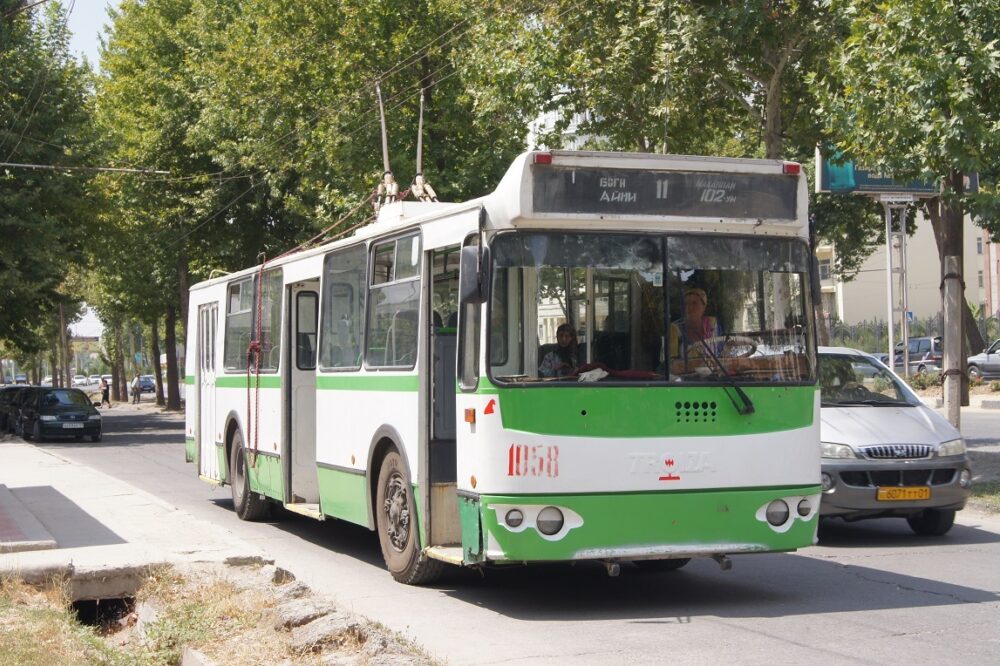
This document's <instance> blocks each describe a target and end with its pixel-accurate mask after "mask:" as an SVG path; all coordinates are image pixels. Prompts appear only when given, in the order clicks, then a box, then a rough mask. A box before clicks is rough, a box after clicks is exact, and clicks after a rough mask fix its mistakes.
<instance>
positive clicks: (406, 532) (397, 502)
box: [375, 451, 444, 585]
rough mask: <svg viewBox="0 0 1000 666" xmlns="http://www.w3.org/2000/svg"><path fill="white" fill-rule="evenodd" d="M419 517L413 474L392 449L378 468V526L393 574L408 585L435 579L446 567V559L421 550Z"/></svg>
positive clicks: (376, 500)
mask: <svg viewBox="0 0 1000 666" xmlns="http://www.w3.org/2000/svg"><path fill="white" fill-rule="evenodd" d="M416 518H417V511H416V506H415V505H414V503H413V486H412V485H411V484H410V475H409V473H407V471H406V465H404V464H403V459H402V458H401V457H400V455H399V454H398V453H396V452H395V451H392V452H390V453H389V454H388V455H387V456H386V457H385V458H384V459H383V460H382V466H381V467H380V468H379V473H378V487H377V490H376V493H375V526H376V529H377V530H378V541H379V544H380V545H381V546H382V558H383V559H384V560H385V566H386V568H388V569H389V573H391V574H392V577H393V578H395V579H396V580H397V581H399V582H400V583H405V584H407V585H423V584H426V583H431V582H434V581H435V580H437V579H438V578H439V577H440V576H441V573H442V571H443V570H444V563H443V562H440V561H438V560H432V559H430V558H429V557H427V556H426V555H424V554H423V553H421V552H420V548H419V547H418V546H417V541H418V537H417V520H416Z"/></svg>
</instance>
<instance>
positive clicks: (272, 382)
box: [215, 375, 281, 389]
mask: <svg viewBox="0 0 1000 666" xmlns="http://www.w3.org/2000/svg"><path fill="white" fill-rule="evenodd" d="M215 386H216V388H241V389H245V388H246V387H247V376H246V375H222V376H219V377H216V378H215ZM256 387H257V378H256V377H255V376H253V375H251V376H250V388H256ZM260 387H261V388H269V389H270V388H281V377H280V376H278V375H261V376H260Z"/></svg>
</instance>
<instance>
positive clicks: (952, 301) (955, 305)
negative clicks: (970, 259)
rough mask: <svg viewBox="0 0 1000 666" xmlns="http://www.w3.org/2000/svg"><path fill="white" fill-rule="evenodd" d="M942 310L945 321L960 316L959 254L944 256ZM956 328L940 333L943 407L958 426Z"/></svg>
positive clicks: (959, 359)
mask: <svg viewBox="0 0 1000 666" xmlns="http://www.w3.org/2000/svg"><path fill="white" fill-rule="evenodd" d="M944 314H945V319H944V320H945V321H946V322H951V323H952V325H954V322H961V321H962V319H961V317H962V266H961V262H960V258H959V257H958V256H956V255H948V256H947V257H945V258H944ZM961 331H962V329H961V326H959V327H958V330H957V331H948V332H946V333H945V335H944V409H945V413H946V414H947V416H948V421H949V422H950V423H951V424H952V425H953V426H955V427H956V428H958V427H959V424H960V423H961V413H962V410H961V407H962V336H961Z"/></svg>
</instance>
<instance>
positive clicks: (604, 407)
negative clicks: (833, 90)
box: [186, 151, 820, 583]
mask: <svg viewBox="0 0 1000 666" xmlns="http://www.w3.org/2000/svg"><path fill="white" fill-rule="evenodd" d="M807 238H808V235H807V186H806V178H805V175H804V174H803V173H802V172H801V169H800V167H799V165H798V164H795V163H789V162H779V161H771V160H740V159H723V158H710V157H683V156H667V155H640V154H625V153H600V152H571V151H552V152H528V153H525V154H523V155H521V156H520V157H518V158H517V160H516V161H515V162H514V163H513V164H512V165H511V167H510V169H509V170H508V171H507V173H506V175H505V176H504V177H503V179H502V180H501V182H500V184H499V186H498V187H497V189H496V190H495V191H494V192H493V193H491V194H489V195H487V196H484V197H482V198H480V199H476V200H474V201H469V202H466V203H458V204H445V203H423V202H407V201H403V202H394V203H390V204H386V205H384V206H383V207H382V208H381V210H380V212H379V215H378V219H377V221H376V222H373V223H372V224H370V225H368V226H366V227H363V228H361V229H359V230H358V231H357V232H355V233H354V234H353V235H352V236H351V237H350V238H347V239H343V240H339V241H336V242H332V243H329V244H327V245H324V246H321V247H317V248H314V249H310V250H306V251H302V252H298V253H296V254H293V255H290V256H287V257H283V258H280V259H277V260H275V261H273V262H269V263H266V264H265V265H264V266H258V267H254V268H250V269H247V270H245V271H242V272H240V273H235V274H231V275H227V276H225V277H219V278H216V279H212V280H208V281H205V282H202V283H200V284H197V285H195V286H194V287H192V289H191V292H190V310H189V312H190V320H189V323H188V331H189V332H190V335H189V341H188V342H189V343H188V345H187V368H189V373H190V372H191V371H192V370H193V373H192V374H189V375H188V377H187V383H188V385H189V386H188V391H187V423H186V429H187V456H188V459H189V460H191V461H194V462H196V463H197V466H198V473H199V475H200V476H201V477H202V478H203V479H204V480H206V481H209V482H212V483H217V484H228V485H230V486H232V495H233V502H234V505H235V509H236V512H237V514H238V515H239V516H240V517H241V518H243V519H248V520H252V519H255V518H259V517H261V516H263V515H264V513H265V512H267V511H268V510H269V508H270V506H271V505H273V504H281V505H283V506H284V507H285V508H286V509H288V510H291V511H294V512H297V513H301V514H305V515H309V516H313V517H315V518H317V519H320V520H322V519H324V518H327V517H333V518H338V519H341V520H346V521H350V522H352V523H357V524H359V525H364V526H366V527H368V528H369V529H373V530H376V531H377V533H378V536H379V540H380V543H381V548H382V552H383V555H384V557H385V561H386V564H387V566H388V568H389V570H390V572H391V573H392V575H393V576H394V577H395V578H396V579H397V580H400V581H402V582H407V583H422V582H428V581H430V580H432V579H434V577H435V576H436V575H438V574H439V573H440V572H441V570H442V568H443V567H444V566H445V564H444V563H453V564H457V565H464V566H472V567H482V566H486V565H490V564H509V563H531V562H552V561H579V560H593V561H599V562H603V563H605V564H606V565H607V567H608V571H609V572H610V573H613V574H614V573H617V572H618V570H619V563H620V562H635V563H636V564H637V565H639V566H647V567H651V568H653V567H655V568H662V569H675V568H678V567H680V566H682V565H683V564H684V563H686V562H687V561H688V560H689V559H690V558H692V557H701V556H708V557H714V558H716V559H717V560H719V562H720V563H722V564H723V565H724V566H725V565H728V564H729V560H728V559H727V556H728V555H730V554H734V553H757V552H768V551H789V550H793V549H796V548H799V547H802V546H806V545H809V544H811V543H813V541H814V539H815V535H816V527H817V522H818V515H817V510H818V508H819V501H820V485H819V478H820V464H819V452H820V450H819V394H818V392H817V389H816V382H815V375H816V362H815V340H814V327H813V320H812V315H811V313H812V307H811V296H810V295H811V292H810V277H809V276H810V253H809V246H808V243H807ZM564 325H565V326H564ZM248 349H251V350H252V352H253V353H251V354H248Z"/></svg>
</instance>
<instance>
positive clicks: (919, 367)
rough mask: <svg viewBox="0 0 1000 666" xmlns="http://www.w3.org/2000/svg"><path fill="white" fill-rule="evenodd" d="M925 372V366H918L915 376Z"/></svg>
mask: <svg viewBox="0 0 1000 666" xmlns="http://www.w3.org/2000/svg"><path fill="white" fill-rule="evenodd" d="M926 372H927V366H926V365H918V366H917V374H918V375H922V374H924V373H926Z"/></svg>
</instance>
